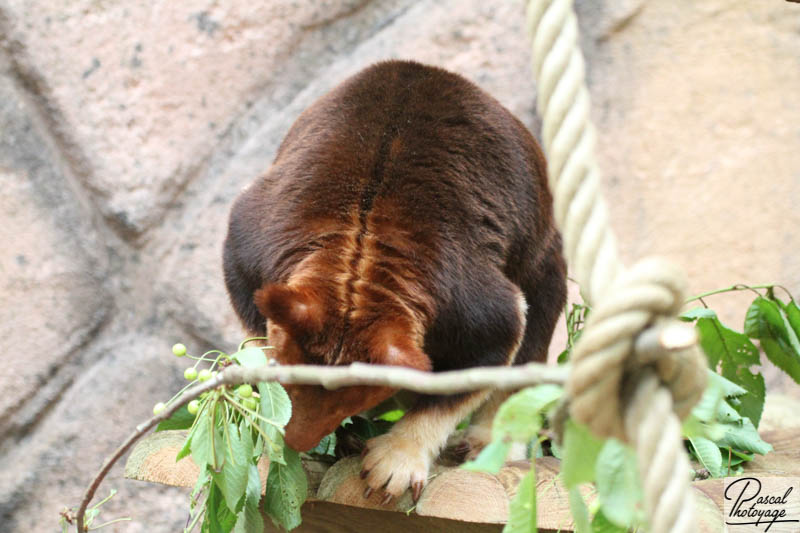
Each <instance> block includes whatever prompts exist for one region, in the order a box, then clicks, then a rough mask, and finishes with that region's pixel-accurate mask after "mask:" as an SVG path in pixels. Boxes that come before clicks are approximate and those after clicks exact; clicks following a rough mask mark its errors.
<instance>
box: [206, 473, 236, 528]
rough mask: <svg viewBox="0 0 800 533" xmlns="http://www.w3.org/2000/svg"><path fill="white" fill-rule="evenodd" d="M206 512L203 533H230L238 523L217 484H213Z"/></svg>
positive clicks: (207, 500) (210, 487) (210, 488)
mask: <svg viewBox="0 0 800 533" xmlns="http://www.w3.org/2000/svg"><path fill="white" fill-rule="evenodd" d="M205 507H206V512H205V516H204V517H203V525H202V528H201V531H207V532H208V533H229V532H230V530H231V529H233V525H234V524H235V523H236V515H235V514H233V513H232V512H230V510H229V509H228V506H227V505H226V504H225V501H224V498H223V496H222V493H221V492H220V490H219V487H217V485H216V483H211V485H210V486H209V490H208V499H206V505H205Z"/></svg>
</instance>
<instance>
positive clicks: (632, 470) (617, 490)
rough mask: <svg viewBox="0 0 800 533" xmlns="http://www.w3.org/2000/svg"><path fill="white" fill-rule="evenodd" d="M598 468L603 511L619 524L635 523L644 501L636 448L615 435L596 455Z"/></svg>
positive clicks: (598, 483)
mask: <svg viewBox="0 0 800 533" xmlns="http://www.w3.org/2000/svg"><path fill="white" fill-rule="evenodd" d="M595 472H596V477H597V482H596V486H597V494H598V497H599V498H600V502H601V505H602V510H603V514H604V515H605V516H606V518H608V519H609V520H610V521H611V522H613V523H614V524H617V525H619V526H631V525H633V524H634V522H635V521H636V520H637V519H638V517H639V513H640V508H641V502H642V494H641V488H640V487H639V477H638V473H637V468H636V456H635V454H634V453H633V451H632V450H631V449H630V448H628V447H627V446H625V445H624V444H622V443H621V442H620V441H618V440H616V439H608V440H607V441H606V443H605V445H604V446H603V449H602V450H600V454H599V455H598V456H597V464H596V466H595Z"/></svg>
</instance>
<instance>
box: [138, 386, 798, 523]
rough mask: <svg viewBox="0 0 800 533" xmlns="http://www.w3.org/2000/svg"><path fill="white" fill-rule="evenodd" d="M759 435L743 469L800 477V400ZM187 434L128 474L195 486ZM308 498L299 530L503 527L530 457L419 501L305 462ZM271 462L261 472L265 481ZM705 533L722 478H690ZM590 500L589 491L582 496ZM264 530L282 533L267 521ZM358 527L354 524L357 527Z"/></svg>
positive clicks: (440, 486)
mask: <svg viewBox="0 0 800 533" xmlns="http://www.w3.org/2000/svg"><path fill="white" fill-rule="evenodd" d="M762 420H763V421H762V426H761V434H762V437H763V438H764V440H766V441H767V442H769V443H770V444H772V446H773V447H774V448H775V451H774V452H772V453H770V454H768V455H767V456H765V457H761V456H757V458H756V459H755V460H754V461H752V462H751V463H750V464H749V465H748V466H747V468H746V470H747V472H749V473H751V474H754V475H758V476H759V477H800V446H798V444H797V443H798V442H800V401H798V400H796V399H792V398H788V397H785V396H773V397H770V398H768V401H767V406H766V408H765V412H764V416H763V419H762ZM184 438H185V432H183V431H166V432H161V433H156V434H153V435H150V436H149V437H146V438H145V439H143V440H142V441H141V442H140V443H139V444H138V445H137V446H136V447H135V448H134V450H133V451H132V452H131V455H130V457H129V458H128V462H127V464H126V467H125V476H126V477H128V478H129V479H137V480H141V481H149V482H156V483H162V484H166V485H173V486H179V487H191V486H193V485H194V482H195V480H196V479H197V475H198V473H199V471H198V468H197V467H196V466H195V464H194V463H193V462H192V461H191V459H189V458H185V459H182V460H181V461H179V462H177V463H176V462H175V456H176V455H177V453H178V450H179V449H180V448H181V446H182V445H183V440H184ZM304 467H305V469H306V473H307V475H308V480H309V500H308V501H307V502H306V504H305V505H304V507H303V524H302V525H301V526H300V527H299V528H298V529H296V530H295V531H298V532H321V533H335V532H342V533H344V532H350V531H368V530H371V529H372V528H379V531H380V532H381V533H395V532H397V533H404V532H415V531H426V532H430V533H438V532H454V531H458V532H470V533H471V532H476V533H477V532H481V533H482V532H490V531H493V532H494V531H496V532H499V531H501V530H502V528H503V524H504V523H505V521H506V519H507V517H508V505H509V501H510V499H511V498H512V497H513V496H514V494H515V493H516V489H517V484H518V483H519V480H520V479H521V478H522V476H523V475H524V474H525V473H526V472H527V471H528V469H529V468H530V464H529V463H528V462H527V461H523V462H516V463H508V464H507V465H506V466H505V467H503V469H501V471H500V473H499V474H498V475H496V476H495V475H489V474H482V473H475V472H467V471H465V470H461V469H458V468H453V467H444V466H436V467H435V469H434V471H433V472H432V475H433V477H432V479H431V480H430V481H429V483H428V486H427V487H426V488H425V490H424V491H423V493H422V497H421V498H420V500H419V502H418V503H417V505H416V506H414V505H413V502H412V501H411V496H410V495H409V494H406V495H405V496H404V497H402V498H401V499H400V500H399V501H395V502H392V503H390V504H389V505H387V506H382V505H381V504H380V495H379V494H373V495H372V497H371V498H369V499H366V500H365V499H364V498H363V493H364V489H365V488H366V486H365V484H364V482H363V481H362V480H361V479H360V478H359V475H358V474H359V471H360V459H359V458H357V457H350V458H346V459H342V460H340V461H338V462H337V463H336V464H334V465H333V466H330V465H329V464H327V463H324V462H319V461H305V462H304ZM267 469H268V463H267V462H266V461H263V460H262V463H261V464H259V470H260V471H261V473H262V479H263V480H266V475H265V474H266V472H267ZM558 471H559V461H558V460H557V459H555V458H553V457H545V458H541V459H537V460H536V472H537V493H538V494H537V497H538V503H539V513H538V527H539V531H541V532H550V531H552V532H555V531H564V532H568V531H573V525H572V520H571V517H570V512H569V501H568V495H567V491H566V489H565V488H564V486H563V485H562V484H561V482H560V480H558V479H557V475H558ZM693 490H694V491H695V499H696V503H697V508H698V513H697V514H698V517H699V520H700V530H701V531H702V532H708V533H716V532H718V531H722V530H723V520H722V507H723V505H722V494H723V480H722V479H708V480H703V481H696V482H694V483H693ZM585 496H588V497H589V498H591V496H590V495H588V493H587V494H585ZM265 523H266V524H267V528H266V530H267V531H278V530H277V529H275V528H274V526H273V525H272V523H271V522H270V521H269V519H266V520H265ZM356 524H357V526H356Z"/></svg>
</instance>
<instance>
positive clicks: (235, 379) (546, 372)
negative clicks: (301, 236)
mask: <svg viewBox="0 0 800 533" xmlns="http://www.w3.org/2000/svg"><path fill="white" fill-rule="evenodd" d="M568 375H569V367H568V365H561V366H548V365H545V364H542V363H529V364H527V365H521V366H514V367H482V368H470V369H467V370H453V371H448V372H437V373H435V374H434V373H431V372H422V371H420V370H412V369H410V368H402V367H396V366H381V365H369V364H365V363H353V364H351V365H349V366H315V365H295V366H263V367H259V368H245V367H242V366H238V365H233V366H229V367H228V368H226V369H225V370H223V371H222V372H220V373H219V374H217V375H216V376H214V377H213V378H211V379H209V380H208V381H205V382H203V383H200V384H198V385H195V386H194V387H192V388H190V389H188V390H187V391H186V392H184V393H183V394H182V395H181V396H180V397H178V398H176V399H175V401H174V402H173V403H171V404H170V405H169V406H167V408H166V409H165V410H164V411H162V412H161V413H159V414H158V415H156V416H154V417H153V418H151V419H150V420H148V421H147V422H144V423H143V424H139V425H138V426H136V431H134V432H133V433H132V434H131V435H130V436H128V438H127V439H125V442H123V443H122V445H121V446H120V447H119V448H117V449H116V451H114V453H112V454H111V456H109V457H108V458H107V459H106V460H105V462H104V463H103V466H102V467H101V468H100V471H99V472H98V473H97V475H96V476H95V477H94V479H93V480H92V482H91V483H90V484H89V487H88V488H87V489H86V492H85V493H84V494H83V500H82V501H81V505H80V507H79V508H78V513H77V515H76V526H77V531H78V533H85V531H87V529H86V528H85V527H84V520H85V518H84V516H85V514H86V508H87V507H88V506H89V503H90V502H91V501H92V498H93V497H94V494H95V492H96V491H97V488H98V487H99V486H100V483H101V482H102V481H103V479H104V478H105V477H106V475H108V472H109V471H110V470H111V467H112V466H114V464H115V463H116V462H117V461H118V460H119V459H120V458H121V457H122V456H123V455H125V453H126V452H127V451H128V450H129V449H130V448H131V446H133V445H134V444H135V443H136V441H137V440H139V439H140V438H141V437H142V436H144V434H145V433H147V432H148V431H149V430H150V429H152V428H153V427H154V426H155V425H156V424H158V423H159V422H161V421H162V420H167V419H168V418H169V417H170V416H172V415H173V413H175V411H177V410H178V409H180V408H181V407H183V406H184V405H186V404H188V403H189V402H190V401H192V400H194V399H196V398H198V397H199V396H200V395H202V394H203V393H205V392H208V391H210V390H213V389H215V388H217V387H219V386H221V385H239V384H241V383H250V384H252V385H254V384H256V383H259V382H263V381H277V382H279V383H283V384H290V385H322V386H323V387H325V388H326V389H338V388H340V387H347V386H352V385H373V386H381V387H391V388H394V389H405V390H410V391H414V392H420V393H424V394H456V393H459V392H466V391H473V390H480V389H488V388H493V389H517V388H521V387H527V386H530V385H538V384H541V383H554V384H559V385H562V384H564V383H565V382H566V380H567V376H568Z"/></svg>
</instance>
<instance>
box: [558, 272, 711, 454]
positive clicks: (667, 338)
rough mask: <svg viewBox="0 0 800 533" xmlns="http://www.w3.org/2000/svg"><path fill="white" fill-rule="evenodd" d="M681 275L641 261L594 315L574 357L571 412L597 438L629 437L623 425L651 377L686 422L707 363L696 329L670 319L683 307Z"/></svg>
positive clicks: (701, 386)
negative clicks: (643, 383)
mask: <svg viewBox="0 0 800 533" xmlns="http://www.w3.org/2000/svg"><path fill="white" fill-rule="evenodd" d="M684 279H685V278H684V276H683V273H682V272H681V271H680V269H678V268H677V267H675V266H674V265H672V264H670V263H668V262H666V261H663V260H660V259H653V258H650V259H644V260H642V261H640V262H639V263H637V264H636V265H634V266H633V267H632V268H631V269H630V270H627V271H624V272H622V273H620V275H619V276H618V277H617V279H616V280H615V282H614V283H613V285H612V286H611V287H609V288H608V290H606V291H603V292H604V298H603V301H602V302H600V303H598V304H597V306H596V307H595V308H594V309H593V310H592V312H591V314H590V315H589V318H588V319H587V321H586V327H585V328H584V331H583V333H582V334H581V338H580V341H579V342H578V344H577V345H576V346H575V349H574V351H573V353H572V356H571V361H572V370H571V372H570V378H569V381H568V383H567V393H568V395H569V397H570V413H571V414H572V416H573V417H574V418H575V419H576V420H577V421H579V422H581V423H583V424H585V425H587V426H589V428H590V429H591V430H592V431H593V432H594V433H595V434H597V435H599V436H603V437H616V438H618V439H620V440H627V439H626V432H625V423H624V421H623V419H624V417H625V413H626V411H627V410H628V405H630V402H631V401H638V400H634V398H638V396H637V395H636V393H635V392H636V388H637V386H638V383H639V382H640V381H642V379H643V377H644V376H646V375H652V374H653V373H655V375H656V376H657V377H658V381H660V383H661V384H663V385H664V386H665V387H666V388H667V389H668V390H669V391H670V393H671V394H672V398H673V403H674V409H675V412H676V414H678V416H679V417H681V418H684V417H685V416H686V415H687V414H688V413H689V412H690V411H691V408H692V407H693V406H694V404H695V403H697V401H698V400H699V399H700V395H701V394H702V391H703V390H704V388H705V380H706V371H705V357H704V356H703V354H702V353H701V352H700V350H699V349H698V348H697V345H696V340H697V338H696V335H695V333H694V329H693V328H692V327H691V326H689V325H684V324H682V323H680V322H678V321H677V320H675V319H674V316H675V315H676V314H677V312H678V310H679V309H680V308H681V306H682V304H683V301H684V294H685V281H684Z"/></svg>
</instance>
